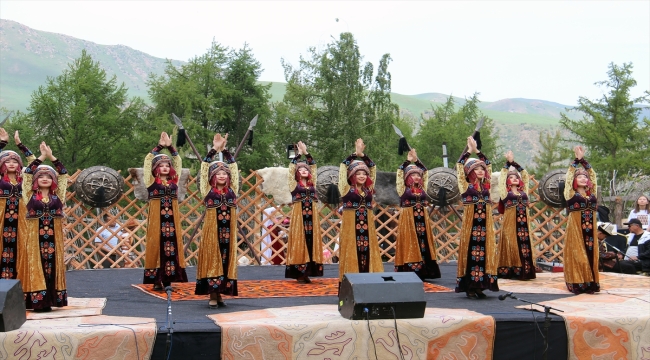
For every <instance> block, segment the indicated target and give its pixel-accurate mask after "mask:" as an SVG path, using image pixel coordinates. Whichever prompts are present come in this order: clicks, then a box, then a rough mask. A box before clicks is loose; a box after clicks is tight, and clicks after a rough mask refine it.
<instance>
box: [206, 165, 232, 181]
mask: <svg viewBox="0 0 650 360" xmlns="http://www.w3.org/2000/svg"><path fill="white" fill-rule="evenodd" d="M219 171H224V172H225V173H226V174H227V175H228V180H226V187H230V176H231V173H230V168H229V167H228V164H226V163H225V162H223V161H213V162H211V163H210V166H209V167H208V179H210V185H212V186H213V187H215V186H216V183H213V179H214V176H215V175H217V173H218V172H219Z"/></svg>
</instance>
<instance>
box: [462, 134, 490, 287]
mask: <svg viewBox="0 0 650 360" xmlns="http://www.w3.org/2000/svg"><path fill="white" fill-rule="evenodd" d="M467 148H468V151H467V152H465V153H464V154H463V155H461V157H460V159H459V160H458V163H457V164H456V170H457V172H458V189H459V190H460V192H461V193H462V195H461V200H462V201H463V206H464V208H465V210H464V212H463V228H462V229H461V232H460V249H459V251H458V270H457V277H456V290H455V291H456V292H462V291H464V292H465V294H466V295H467V297H468V298H472V299H474V298H479V299H483V298H485V297H487V295H485V294H484V293H483V290H486V289H487V290H490V291H499V285H498V283H497V258H496V242H495V239H494V222H493V220H492V203H491V202H490V174H491V173H492V165H490V161H489V160H488V159H487V157H485V155H483V153H481V152H480V151H479V150H478V148H477V147H476V141H475V140H474V139H473V138H472V137H471V136H470V137H468V138H467ZM471 153H476V155H478V157H479V158H478V159H470V158H469V156H470V154H471ZM479 159H480V160H479Z"/></svg>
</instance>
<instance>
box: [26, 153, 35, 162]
mask: <svg viewBox="0 0 650 360" xmlns="http://www.w3.org/2000/svg"><path fill="white" fill-rule="evenodd" d="M25 159H26V164H31V163H32V161H34V160H36V155H34V154H31V155H29V156H28V157H26V158H25Z"/></svg>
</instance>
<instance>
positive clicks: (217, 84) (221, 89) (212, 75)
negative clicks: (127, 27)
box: [148, 41, 273, 169]
mask: <svg viewBox="0 0 650 360" xmlns="http://www.w3.org/2000/svg"><path fill="white" fill-rule="evenodd" d="M261 72H262V68H261V64H260V63H259V62H258V61H257V60H255V58H254V57H253V53H252V50H251V49H250V47H249V46H248V44H244V46H243V48H241V49H239V50H232V49H229V48H228V47H225V46H222V45H221V44H219V43H217V42H215V41H213V42H212V45H211V47H210V48H209V49H208V51H207V52H206V53H205V54H203V55H201V56H197V57H194V58H193V59H190V60H189V62H188V63H187V64H185V65H182V66H181V67H180V68H176V67H175V66H174V65H172V63H171V62H168V63H167V67H166V69H165V75H163V76H155V75H153V74H152V75H150V77H149V81H148V85H149V95H150V97H151V100H152V101H153V103H154V104H155V111H154V116H156V117H157V118H160V119H162V120H163V121H167V123H168V124H169V125H170V126H171V120H170V114H172V113H174V114H176V115H177V116H179V117H181V118H182V119H183V126H184V127H186V128H187V129H188V133H189V134H190V136H191V137H192V141H193V142H194V143H195V145H196V146H197V150H198V151H199V152H201V155H204V154H203V153H202V152H204V151H206V145H210V146H211V144H212V137H213V136H214V133H215V132H219V133H228V134H229V137H228V147H229V148H230V149H231V151H234V150H235V148H236V147H237V145H238V144H239V142H240V141H241V139H242V138H243V137H244V134H245V133H246V130H247V129H248V125H249V123H250V120H251V119H252V118H253V117H254V116H255V115H259V120H258V121H259V122H258V124H257V126H256V127H255V129H254V130H255V137H254V141H255V151H251V150H250V148H248V149H247V148H244V149H246V150H244V151H242V153H241V154H240V155H239V159H237V160H238V162H240V167H241V168H242V169H249V168H252V169H256V168H259V167H264V166H266V165H267V163H266V158H267V157H269V156H270V155H269V145H268V144H269V142H270V140H269V139H270V138H271V137H272V135H273V134H272V133H270V132H265V131H264V130H265V128H266V127H267V126H266V122H267V121H268V118H269V114H270V110H269V106H268V100H269V99H270V94H269V88H270V85H261V84H259V83H258V79H259V76H260V74H261Z"/></svg>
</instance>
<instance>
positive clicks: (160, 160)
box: [151, 154, 174, 172]
mask: <svg viewBox="0 0 650 360" xmlns="http://www.w3.org/2000/svg"><path fill="white" fill-rule="evenodd" d="M164 163H167V164H169V167H171V168H173V167H174V165H173V164H172V159H171V158H170V157H169V156H168V155H167V154H158V155H156V156H154V157H153V159H152V160H151V171H152V172H153V171H155V170H156V168H157V167H158V166H160V165H161V164H164Z"/></svg>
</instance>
